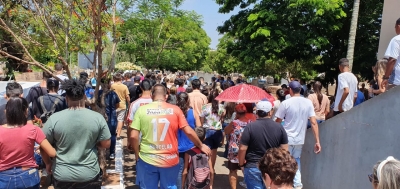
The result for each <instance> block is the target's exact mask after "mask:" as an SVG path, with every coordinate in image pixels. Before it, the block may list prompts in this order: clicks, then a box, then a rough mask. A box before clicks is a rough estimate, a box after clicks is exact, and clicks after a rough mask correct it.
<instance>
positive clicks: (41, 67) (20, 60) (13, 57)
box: [0, 50, 64, 82]
mask: <svg viewBox="0 0 400 189" xmlns="http://www.w3.org/2000/svg"><path fill="white" fill-rule="evenodd" d="M0 55H2V56H3V57H6V58H11V59H14V60H16V61H18V62H22V63H25V64H30V65H34V66H37V67H39V68H40V69H42V70H43V71H45V72H47V73H49V74H50V75H51V76H52V77H54V78H55V79H57V80H58V81H61V82H64V81H62V80H61V79H60V78H58V77H57V76H56V75H54V74H53V73H54V71H53V70H51V69H49V68H47V67H46V66H44V65H42V64H41V63H39V62H37V61H35V60H33V61H32V62H30V61H26V60H23V59H21V58H18V57H16V56H13V55H10V54H8V53H7V52H5V51H3V50H0Z"/></svg>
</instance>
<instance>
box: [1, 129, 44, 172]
mask: <svg viewBox="0 0 400 189" xmlns="http://www.w3.org/2000/svg"><path fill="white" fill-rule="evenodd" d="M0 136H1V137H0V171H4V170H7V169H10V168H13V167H38V166H37V164H36V161H35V158H34V156H33V153H34V152H33V150H34V146H35V142H36V143H38V144H40V143H42V141H43V140H44V139H46V136H45V135H44V133H43V131H42V130H41V129H40V128H39V127H36V126H34V125H31V124H27V125H25V126H23V127H16V128H5V127H2V126H0Z"/></svg>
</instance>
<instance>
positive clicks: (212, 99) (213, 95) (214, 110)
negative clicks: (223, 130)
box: [208, 89, 219, 114]
mask: <svg viewBox="0 0 400 189" xmlns="http://www.w3.org/2000/svg"><path fill="white" fill-rule="evenodd" d="M218 95H219V93H218V90H216V89H214V90H212V91H211V94H210V95H209V96H208V103H211V113H213V114H218V109H219V108H218V106H219V103H218V100H215V98H216V97H217V96H218Z"/></svg>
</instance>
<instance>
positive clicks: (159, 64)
mask: <svg viewBox="0 0 400 189" xmlns="http://www.w3.org/2000/svg"><path fill="white" fill-rule="evenodd" d="M180 4H181V1H173V2H170V1H167V0H163V1H155V0H153V1H139V2H138V9H137V11H135V12H133V13H132V14H131V15H130V16H129V17H128V18H127V19H126V20H125V23H124V25H123V26H122V27H121V28H120V32H121V34H122V36H121V37H122V41H121V43H120V44H119V46H118V49H119V50H120V51H122V52H125V53H126V54H128V57H129V59H130V61H132V60H136V61H137V62H138V63H139V64H140V65H142V66H144V67H147V68H152V69H155V68H159V69H167V70H171V71H176V70H195V69H200V68H201V67H202V64H203V62H204V60H205V57H206V56H207V53H208V45H209V44H210V38H209V37H208V36H207V34H206V32H205V31H204V30H203V29H202V28H201V25H202V24H203V23H202V20H201V16H199V15H198V14H196V13H195V12H190V11H182V10H178V7H179V6H180Z"/></svg>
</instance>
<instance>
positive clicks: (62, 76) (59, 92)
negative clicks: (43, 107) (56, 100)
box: [56, 74, 68, 95]
mask: <svg viewBox="0 0 400 189" xmlns="http://www.w3.org/2000/svg"><path fill="white" fill-rule="evenodd" d="M56 76H57V77H58V78H60V79H61V80H62V81H64V80H68V77H67V76H65V75H62V74H59V75H56ZM61 85H62V84H61V82H60V86H59V87H58V88H61ZM57 93H58V95H62V94H64V93H65V91H64V90H61V89H59V90H58V92H57Z"/></svg>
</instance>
